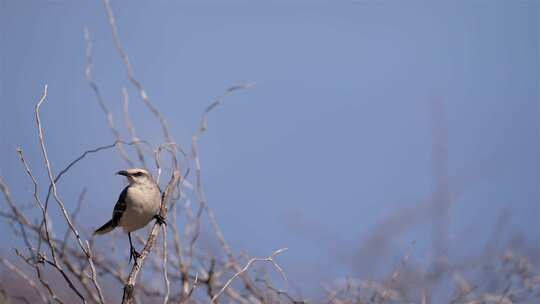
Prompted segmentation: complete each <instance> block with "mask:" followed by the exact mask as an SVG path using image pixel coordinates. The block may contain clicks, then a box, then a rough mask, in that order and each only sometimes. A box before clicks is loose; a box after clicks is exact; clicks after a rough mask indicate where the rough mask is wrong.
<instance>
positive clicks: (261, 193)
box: [0, 0, 540, 287]
mask: <svg viewBox="0 0 540 304" xmlns="http://www.w3.org/2000/svg"><path fill="white" fill-rule="evenodd" d="M224 2H227V4H225V3H224ZM112 5H113V8H114V10H115V13H116V15H117V21H118V26H119V35H120V38H121V40H122V42H123V44H124V46H125V49H126V51H127V52H128V54H129V56H130V59H131V62H132V64H133V65H134V68H135V74H136V76H137V77H138V78H139V79H140V80H141V82H142V83H143V85H144V87H145V88H146V90H147V92H148V93H149V95H150V97H151V99H152V100H153V101H154V103H155V104H156V105H157V106H158V107H159V108H160V109H161V111H162V112H163V113H164V114H165V116H166V118H167V119H168V121H169V124H170V127H171V129H172V132H173V134H174V136H175V138H176V139H177V140H178V141H179V142H180V143H181V144H183V145H186V146H187V145H188V144H189V140H190V136H191V134H192V133H193V132H194V131H195V129H196V128H197V124H198V122H199V118H200V114H201V113H202V111H203V109H204V108H205V107H206V105H207V104H209V103H210V102H212V101H213V100H214V99H215V97H217V96H218V95H220V94H221V93H222V92H223V90H224V89H225V88H226V87H228V86H229V85H233V84H237V83H242V82H246V81H249V82H255V83H256V86H255V88H253V89H251V90H249V91H245V92H239V93H238V94H234V95H232V96H230V97H229V98H228V99H227V100H226V104H225V105H224V106H223V107H221V108H219V109H217V110H216V112H213V113H212V114H211V115H210V132H209V133H207V134H205V136H204V138H203V139H201V142H200V148H201V150H202V155H201V158H202V162H203V170H204V172H203V174H204V181H205V184H206V188H207V194H208V198H209V203H210V205H211V207H212V208H213V209H214V211H215V213H216V215H217V217H218V221H219V222H220V224H221V227H222V229H223V231H224V232H225V235H226V237H227V238H228V239H229V240H230V241H231V243H232V244H233V245H234V247H235V248H236V250H237V251H239V250H245V251H247V252H248V253H250V254H252V255H266V254H268V253H270V252H272V251H273V250H275V249H277V248H280V247H289V251H288V252H287V253H286V254H284V255H283V257H282V258H281V260H282V261H283V262H284V265H285V266H284V267H285V269H288V272H289V275H290V276H291V280H293V281H294V280H297V281H303V280H306V279H310V278H311V280H312V281H315V282H312V284H311V285H312V286H315V287H316V286H317V280H318V279H319V278H320V277H323V274H325V275H326V274H328V273H330V274H331V276H330V277H333V276H340V275H344V274H351V275H354V274H355V273H358V272H359V271H358V269H352V268H351V267H350V263H348V262H346V261H347V259H348V256H351V255H354V253H355V251H356V250H359V249H360V248H359V247H361V246H362V241H363V240H366V238H367V237H368V236H369V234H371V233H372V232H373V229H374V227H376V224H377V223H380V222H381V221H382V220H383V219H384V218H385V217H386V216H388V215H391V214H393V212H395V211H397V210H400V209H401V208H406V207H411V206H414V205H416V204H418V203H419V202H422V201H425V200H426V199H429V197H430V195H431V193H432V191H433V189H434V187H435V184H434V180H433V173H432V172H433V168H432V153H431V151H432V122H431V113H432V111H431V108H430V102H431V101H432V100H438V101H439V102H440V103H442V105H443V107H444V109H445V113H446V116H447V129H448V158H449V160H448V172H449V176H450V187H451V190H452V191H453V193H455V198H454V199H453V201H452V202H453V203H452V206H451V210H450V213H451V225H450V231H449V237H450V240H451V242H455V243H459V244H460V245H459V246H461V247H464V248H459V247H458V248H449V249H448V250H449V251H451V252H454V251H457V250H461V249H467V250H469V249H471V248H468V247H469V246H464V245H463V244H479V245H480V246H482V245H483V243H484V242H485V241H487V239H488V237H489V236H490V233H491V232H492V231H493V228H494V226H495V224H496V220H497V217H498V215H499V213H500V212H501V210H503V209H505V208H507V209H508V210H510V212H511V215H512V216H511V218H510V220H509V222H508V231H507V233H506V234H505V236H500V237H501V238H503V237H508V236H510V235H511V234H512V233H513V232H515V231H520V232H521V233H524V234H525V235H526V236H527V237H528V238H530V239H531V240H533V242H534V244H536V245H537V246H538V244H539V241H540V224H539V222H540V221H539V219H540V208H539V203H540V187H539V186H540V162H539V155H540V133H539V131H540V124H539V100H540V98H539V97H540V96H539V94H540V93H539V84H540V78H539V70H540V61H539V56H540V55H539V54H540V52H539V26H540V23H539V2H537V1H516V0H512V1H510V0H508V1H481V0H473V1H446V2H445V1H361V0H358V1H310V3H309V4H308V3H307V2H300V1H292V2H291V1H203V2H201V1H113V3H112ZM84 26H87V27H88V28H89V30H90V33H91V35H92V38H93V44H94V62H95V79H96V81H97V82H98V84H99V85H100V87H101V89H102V91H103V94H104V96H105V102H106V103H107V104H108V106H109V107H110V108H111V109H112V111H113V112H114V115H115V118H116V119H117V124H118V125H120V126H121V130H122V132H123V134H126V130H125V128H124V126H123V125H122V124H121V118H122V116H121V115H122V104H121V91H120V88H121V87H122V86H127V87H128V88H129V93H130V95H131V111H132V116H133V119H134V120H135V122H136V125H137V131H138V133H139V135H140V136H141V137H143V138H145V139H147V140H149V141H151V142H153V143H159V142H160V140H161V134H160V129H159V126H158V125H157V124H156V122H155V120H154V118H153V117H152V116H151V115H150V114H149V113H148V112H147V111H146V110H145V108H144V106H143V105H142V102H141V101H140V99H139V98H137V97H136V92H135V90H134V89H133V87H132V86H130V85H129V83H128V82H127V79H126V77H125V72H124V67H123V65H122V64H121V61H120V59H119V57H118V55H117V54H116V52H115V50H114V47H113V44H112V40H111V34H110V28H109V25H108V22H107V19H106V13H105V10H104V7H103V5H102V3H101V1H27V0H25V1H7V0H0V33H1V36H0V60H1V61H0V105H1V108H0V174H1V175H2V176H3V177H4V178H5V179H6V181H7V182H8V183H9V184H10V185H11V186H12V190H13V192H14V193H15V197H16V198H17V199H18V200H19V201H21V202H24V203H29V202H31V192H30V190H31V185H30V183H29V181H28V179H27V178H26V176H25V175H24V171H23V169H22V167H21V165H20V163H19V162H18V159H17V156H16V153H15V148H16V147H18V146H21V147H22V148H23V149H24V150H25V152H26V154H27V156H28V159H29V161H30V163H31V165H32V167H33V168H35V170H36V173H38V177H39V181H40V182H41V185H42V189H44V188H45V184H46V183H45V182H46V178H45V177H46V176H45V175H44V173H45V172H44V171H39V169H38V168H40V166H41V155H40V153H39V149H38V141H37V136H36V130H35V127H34V117H33V107H34V105H35V103H36V101H37V99H38V97H39V95H40V94H41V91H42V88H43V85H44V84H45V83H47V84H49V98H48V100H47V102H46V104H45V105H44V107H43V110H42V116H43V120H44V124H45V131H46V140H47V143H48V146H49V153H50V156H51V161H52V162H53V167H54V168H55V169H56V170H58V169H59V168H60V166H63V165H65V164H66V163H67V161H68V160H71V159H72V158H73V157H75V156H76V155H78V154H79V153H80V152H81V151H83V150H85V149H88V148H91V147H94V146H96V145H101V144H106V143H110V142H112V140H113V137H112V135H111V133H110V132H109V130H108V129H107V126H106V121H105V118H104V116H103V114H102V113H101V111H100V109H99V107H98V106H97V103H96V102H95V98H94V95H93V92H92V91H91V90H90V88H89V87H88V85H87V83H86V81H85V78H84V64H85V55H84V51H85V45H84V40H83V27H84ZM124 166H125V164H124V163H123V162H122V160H121V159H120V158H119V157H118V155H117V154H115V153H105V154H101V155H98V156H95V157H92V158H89V159H88V160H86V161H85V162H84V163H82V164H81V165H80V166H79V167H77V168H76V169H74V170H73V171H72V173H71V175H70V178H69V179H66V180H65V181H64V182H63V183H62V184H61V185H60V186H61V187H60V191H61V194H62V196H63V198H64V199H65V200H66V202H67V204H68V205H69V206H70V207H72V208H73V207H74V204H75V203H74V202H75V201H76V198H77V196H78V193H79V192H80V190H81V189H82V188H83V187H85V186H86V187H88V195H87V204H86V205H85V207H84V208H83V211H82V212H83V214H84V223H85V224H86V225H87V226H88V227H90V228H94V227H96V226H98V225H99V224H101V222H103V220H104V214H106V215H107V216H108V215H109V213H110V210H111V208H112V206H113V204H114V203H115V200H116V197H117V195H118V192H119V189H121V187H122V186H123V183H122V181H121V179H120V178H119V177H115V176H113V173H114V172H116V171H117V170H119V169H123V168H124ZM2 208H3V207H2ZM431 225H432V224H431V223H430V222H429V221H422V222H421V223H420V224H419V225H418V226H415V227H414V228H413V229H412V230H410V231H407V232H406V233H404V234H402V235H401V236H400V238H398V239H396V240H395V241H394V243H393V245H392V250H395V254H396V255H398V256H399V255H401V254H402V253H403V252H405V251H407V249H408V244H409V243H410V242H411V241H412V240H416V241H417V244H418V245H417V249H416V251H415V255H416V257H417V258H418V260H421V259H422V257H426V256H429V255H430V250H431V240H430V238H429V236H430V234H429V233H426V231H431V230H430V229H431ZM3 231H6V230H3ZM0 238H2V239H6V240H8V241H9V242H12V241H13V240H12V238H11V237H9V236H8V235H6V234H1V233H0ZM13 244H15V243H13ZM4 247H5V246H4ZM473 247H474V246H473ZM336 256H345V257H344V258H343V261H341V260H340V262H338V263H336V262H335V259H336ZM387 261H388V263H390V264H391V263H395V261H396V259H395V256H388V257H387ZM319 275H320V276H319ZM324 278H325V279H327V278H328V277H327V276H324ZM314 279H316V280H314Z"/></svg>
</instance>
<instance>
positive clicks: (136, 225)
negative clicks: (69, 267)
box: [94, 168, 165, 263]
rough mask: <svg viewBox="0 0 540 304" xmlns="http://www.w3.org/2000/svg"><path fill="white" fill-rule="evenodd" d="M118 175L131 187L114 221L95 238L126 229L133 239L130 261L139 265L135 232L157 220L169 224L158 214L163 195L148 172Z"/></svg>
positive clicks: (113, 217)
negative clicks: (115, 230) (133, 236)
mask: <svg viewBox="0 0 540 304" xmlns="http://www.w3.org/2000/svg"><path fill="white" fill-rule="evenodd" d="M116 174H118V175H123V176H125V177H126V178H127V180H128V183H129V185H127V186H126V187H125V188H124V190H122V193H120V197H119V198H118V202H116V205H115V206H114V210H113V213H112V219H111V220H109V221H108V222H107V223H105V225H103V226H101V227H99V228H98V229H97V230H96V231H94V235H96V234H97V235H101V234H105V233H108V232H111V231H112V230H113V229H114V228H116V227H122V228H123V229H124V231H125V232H127V233H128V237H129V245H130V254H129V261H130V262H131V258H134V261H135V263H137V259H138V258H139V256H140V254H139V253H138V252H137V251H136V250H135V247H133V242H132V241H131V232H133V231H135V230H138V229H141V228H142V227H144V226H146V224H148V223H149V222H150V221H151V220H152V219H153V218H155V219H156V220H157V222H158V223H159V224H164V223H165V221H164V219H163V218H162V217H161V216H159V215H158V214H157V212H158V211H159V207H160V205H161V191H160V190H159V186H158V185H157V184H156V182H155V181H154V179H153V178H152V176H151V175H150V173H148V171H146V170H144V169H136V168H135V169H129V170H127V171H119V172H117V173H116Z"/></svg>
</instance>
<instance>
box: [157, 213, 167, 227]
mask: <svg viewBox="0 0 540 304" xmlns="http://www.w3.org/2000/svg"><path fill="white" fill-rule="evenodd" d="M154 219H155V220H156V222H157V223H158V224H160V225H167V221H166V220H165V218H164V217H163V216H161V215H159V214H156V215H154Z"/></svg>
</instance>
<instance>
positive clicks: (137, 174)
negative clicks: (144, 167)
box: [133, 172, 143, 176]
mask: <svg viewBox="0 0 540 304" xmlns="http://www.w3.org/2000/svg"><path fill="white" fill-rule="evenodd" d="M133 175H135V176H142V175H143V173H142V172H137V173H135V174H133Z"/></svg>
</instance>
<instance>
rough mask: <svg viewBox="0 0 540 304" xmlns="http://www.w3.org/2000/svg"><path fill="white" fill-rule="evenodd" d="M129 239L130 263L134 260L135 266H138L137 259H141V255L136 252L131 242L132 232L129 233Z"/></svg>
mask: <svg viewBox="0 0 540 304" xmlns="http://www.w3.org/2000/svg"><path fill="white" fill-rule="evenodd" d="M128 238H129V263H131V259H132V258H133V261H134V262H135V264H137V259H138V258H140V257H141V254H140V253H138V252H137V250H135V247H133V242H132V241H131V232H128Z"/></svg>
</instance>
